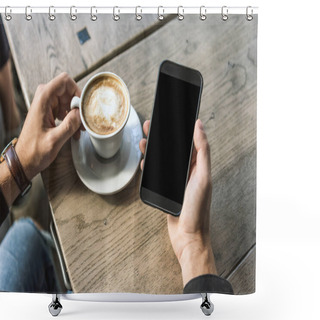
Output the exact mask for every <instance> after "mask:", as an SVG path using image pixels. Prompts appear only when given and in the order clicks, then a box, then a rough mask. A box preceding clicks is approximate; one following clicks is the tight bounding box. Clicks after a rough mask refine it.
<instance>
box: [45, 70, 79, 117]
mask: <svg viewBox="0 0 320 320" xmlns="http://www.w3.org/2000/svg"><path fill="white" fill-rule="evenodd" d="M43 93H44V97H45V99H46V100H47V101H48V102H49V105H50V106H51V108H52V112H53V115H54V117H55V118H58V119H59V120H63V119H64V117H65V116H66V114H67V113H68V111H69V110H70V102H71V99H72V98H73V97H74V96H80V95H81V91H80V89H79V87H78V86H77V84H76V83H75V81H74V80H73V79H72V78H70V77H69V76H68V74H67V73H65V72H63V73H61V74H60V75H58V76H57V77H55V78H54V79H52V80H51V81H50V82H48V83H47V84H46V86H45V90H44V92H43Z"/></svg>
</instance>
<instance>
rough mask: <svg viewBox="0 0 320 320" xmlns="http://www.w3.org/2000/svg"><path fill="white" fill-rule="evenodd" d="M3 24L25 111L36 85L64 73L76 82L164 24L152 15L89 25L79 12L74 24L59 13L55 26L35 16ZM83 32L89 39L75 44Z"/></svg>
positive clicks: (109, 18)
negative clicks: (24, 101)
mask: <svg viewBox="0 0 320 320" xmlns="http://www.w3.org/2000/svg"><path fill="white" fill-rule="evenodd" d="M132 21H133V23H132ZM3 22H4V25H5V28H6V32H7V35H8V39H9V43H10V47H11V51H12V54H13V58H14V61H15V66H16V68H17V72H18V75H19V79H20V83H21V87H22V90H23V94H24V97H25V100H26V104H27V106H28V107H29V106H30V103H31V101H32V99H33V95H34V92H35V90H36V88H37V86H38V85H39V84H40V83H47V82H48V81H50V80H51V79H52V78H53V77H55V76H57V75H58V74H60V73H61V72H63V71H66V72H67V73H68V74H69V75H70V76H71V77H72V78H79V77H81V76H83V75H84V74H86V73H87V72H90V70H94V69H96V68H97V66H99V65H101V64H103V63H104V62H105V61H108V60H109V59H110V58H112V56H114V55H116V54H117V53H118V52H121V51H122V50H124V49H125V48H127V47H128V46H130V45H133V44H134V43H135V42H137V41H139V40H141V39H142V38H144V37H146V36H147V35H148V34H149V33H150V32H152V31H153V30H155V29H157V28H159V27H161V26H162V25H164V24H165V23H166V21H164V23H160V22H159V21H158V19H157V18H156V15H146V16H144V17H143V19H142V20H141V21H140V22H139V23H137V22H136V23H135V21H134V17H133V16H130V15H123V16H122V17H121V19H120V20H119V21H118V22H117V23H115V22H114V21H113V20H112V16H111V15H103V16H99V17H98V19H97V20H96V21H91V19H90V16H89V15H83V14H82V15H78V18H77V20H75V21H71V20H70V16H69V15H68V14H59V15H58V16H57V18H56V20H55V21H54V22H52V21H50V20H49V19H48V15H47V14H34V15H33V16H32V21H31V22H28V21H26V19H24V15H21V16H20V15H18V16H16V17H15V18H14V21H10V22H7V21H6V20H5V19H3ZM84 28H86V29H87V32H88V34H89V36H90V39H89V40H88V41H87V42H85V43H83V44H80V41H79V39H78V36H77V33H78V32H79V31H81V30H83V29H84Z"/></svg>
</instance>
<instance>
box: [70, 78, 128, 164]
mask: <svg viewBox="0 0 320 320" xmlns="http://www.w3.org/2000/svg"><path fill="white" fill-rule="evenodd" d="M100 77H101V78H106V77H112V78H115V79H116V80H118V81H119V82H120V83H121V89H122V90H123V91H122V93H123V95H125V96H126V98H125V101H126V108H127V109H126V116H125V119H124V121H123V122H122V123H121V125H120V126H119V127H118V128H117V129H116V130H115V131H113V132H112V133H110V134H99V133H96V132H94V131H93V130H91V129H90V128H89V126H88V124H87V122H86V120H85V117H84V112H83V107H84V99H85V97H86V94H87V93H88V92H87V91H88V89H90V85H91V84H92V83H93V82H94V81H97V80H98V78H100ZM70 108H71V109H73V108H79V109H80V118H81V122H82V124H83V126H84V127H85V129H86V131H87V132H88V134H89V137H90V139H91V142H92V144H93V147H94V149H95V151H96V152H97V153H98V155H99V156H101V157H102V158H106V159H108V158H111V157H113V156H114V155H115V154H116V153H117V152H118V150H119V149H120V146H121V142H122V136H123V130H124V127H125V126H126V124H127V121H128V119H129V115H130V109H131V104H130V95H129V90H128V88H127V86H126V84H125V83H124V81H123V80H122V79H121V78H120V77H119V76H118V75H116V74H115V73H112V72H100V73H97V74H96V75H94V76H93V77H91V78H90V79H89V80H88V82H87V83H86V85H85V86H84V88H83V90H82V93H81V97H80V98H79V97H73V98H72V100H71V104H70Z"/></svg>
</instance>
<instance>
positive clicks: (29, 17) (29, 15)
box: [25, 6, 32, 21]
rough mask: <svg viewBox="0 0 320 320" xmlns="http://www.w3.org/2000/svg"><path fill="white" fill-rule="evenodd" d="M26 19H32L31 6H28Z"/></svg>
mask: <svg viewBox="0 0 320 320" xmlns="http://www.w3.org/2000/svg"><path fill="white" fill-rule="evenodd" d="M25 12H26V20H27V21H30V20H31V19H32V15H31V14H30V13H31V12H32V9H31V8H30V6H26V10H25Z"/></svg>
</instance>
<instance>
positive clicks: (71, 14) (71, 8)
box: [70, 6, 77, 21]
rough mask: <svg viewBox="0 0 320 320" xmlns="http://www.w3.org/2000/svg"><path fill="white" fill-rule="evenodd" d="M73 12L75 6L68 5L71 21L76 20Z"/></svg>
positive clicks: (75, 11) (75, 10)
mask: <svg viewBox="0 0 320 320" xmlns="http://www.w3.org/2000/svg"><path fill="white" fill-rule="evenodd" d="M73 10H74V12H73ZM75 13H77V9H76V7H75V6H72V7H70V19H71V20H72V21H75V20H77V15H76V14H75Z"/></svg>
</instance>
